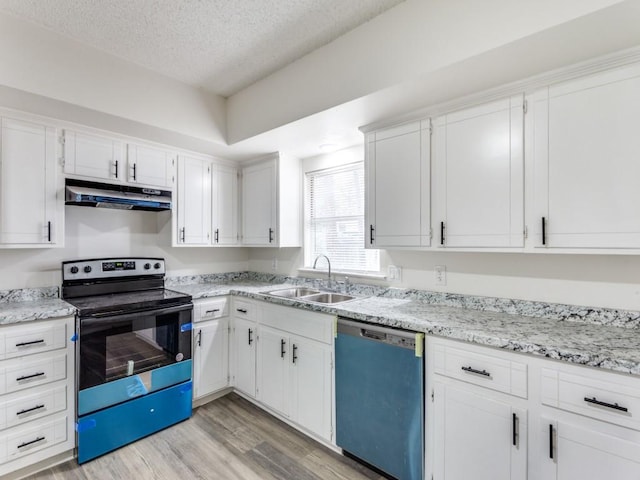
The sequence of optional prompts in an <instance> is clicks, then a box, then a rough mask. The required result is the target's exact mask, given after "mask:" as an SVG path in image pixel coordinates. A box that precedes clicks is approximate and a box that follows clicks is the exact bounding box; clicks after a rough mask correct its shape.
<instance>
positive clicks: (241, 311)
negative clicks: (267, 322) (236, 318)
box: [236, 308, 247, 313]
mask: <svg viewBox="0 0 640 480" xmlns="http://www.w3.org/2000/svg"><path fill="white" fill-rule="evenodd" d="M236 311H237V312H240V313H247V310H246V309H244V308H236Z"/></svg>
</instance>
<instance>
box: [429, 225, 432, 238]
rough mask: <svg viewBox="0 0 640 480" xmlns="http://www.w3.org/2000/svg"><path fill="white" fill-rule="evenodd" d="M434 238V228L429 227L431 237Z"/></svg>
mask: <svg viewBox="0 0 640 480" xmlns="http://www.w3.org/2000/svg"><path fill="white" fill-rule="evenodd" d="M432 238H433V228H431V227H429V239H432Z"/></svg>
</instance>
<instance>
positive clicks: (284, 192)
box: [242, 154, 301, 247]
mask: <svg viewBox="0 0 640 480" xmlns="http://www.w3.org/2000/svg"><path fill="white" fill-rule="evenodd" d="M300 186H301V170H300V161H299V160H298V159H296V158H292V157H287V156H284V155H281V154H276V155H275V156H272V157H270V158H268V159H266V160H262V161H260V162H258V163H255V164H252V165H249V166H246V167H244V168H243V169H242V244H243V245H247V246H266V247H299V246H300V245H301V225H300V224H301V190H300Z"/></svg>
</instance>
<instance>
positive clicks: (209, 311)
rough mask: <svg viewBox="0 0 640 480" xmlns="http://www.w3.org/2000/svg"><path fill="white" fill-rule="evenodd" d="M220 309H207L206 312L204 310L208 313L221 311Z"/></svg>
mask: <svg viewBox="0 0 640 480" xmlns="http://www.w3.org/2000/svg"><path fill="white" fill-rule="evenodd" d="M219 311H220V309H219V308H214V309H213V310H207V311H206V312H204V314H205V315H206V314H207V313H216V312H219Z"/></svg>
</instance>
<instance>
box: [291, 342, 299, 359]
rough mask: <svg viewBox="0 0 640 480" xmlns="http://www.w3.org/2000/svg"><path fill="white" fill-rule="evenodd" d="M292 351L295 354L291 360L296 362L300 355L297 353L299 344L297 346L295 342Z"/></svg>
mask: <svg viewBox="0 0 640 480" xmlns="http://www.w3.org/2000/svg"><path fill="white" fill-rule="evenodd" d="M292 351H293V355H292V356H291V361H292V362H293V363H296V360H298V355H297V353H298V346H297V345H296V344H295V343H294V344H293V349H292Z"/></svg>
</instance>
